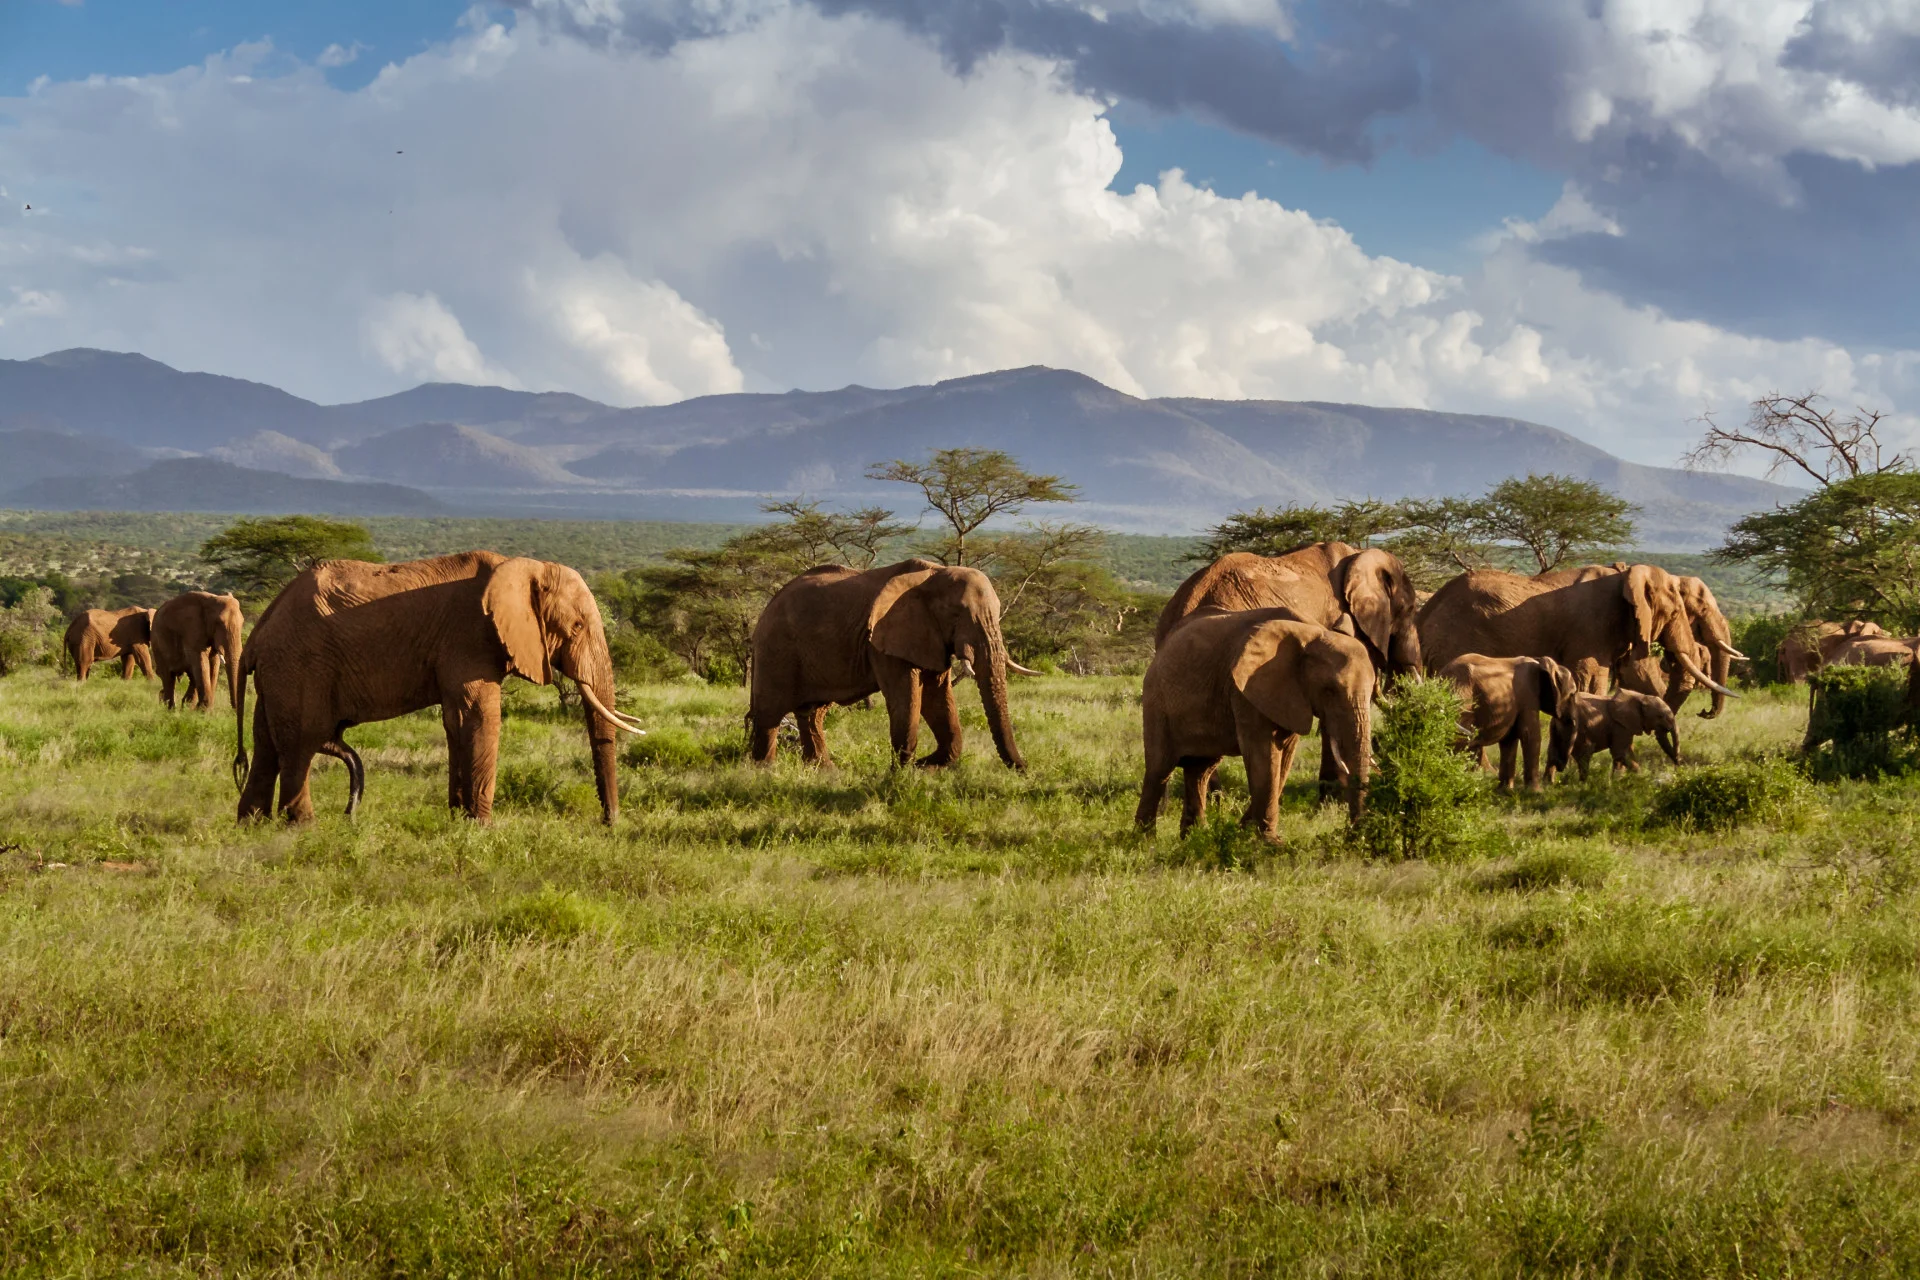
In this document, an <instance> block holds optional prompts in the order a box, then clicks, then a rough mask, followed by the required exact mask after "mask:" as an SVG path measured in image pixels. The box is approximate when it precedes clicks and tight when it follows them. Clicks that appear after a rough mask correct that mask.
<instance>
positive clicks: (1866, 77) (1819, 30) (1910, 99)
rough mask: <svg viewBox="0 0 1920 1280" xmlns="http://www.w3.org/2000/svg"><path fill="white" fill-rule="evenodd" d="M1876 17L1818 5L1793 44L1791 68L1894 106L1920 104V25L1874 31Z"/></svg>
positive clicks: (1838, 6)
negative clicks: (1851, 86) (1850, 86)
mask: <svg viewBox="0 0 1920 1280" xmlns="http://www.w3.org/2000/svg"><path fill="white" fill-rule="evenodd" d="M1876 16H1879V15H1876V14H1873V13H1871V12H1864V13H1863V12H1861V11H1860V10H1859V8H1858V7H1857V6H1849V5H1845V4H1839V3H1828V4H1823V5H1816V6H1815V7H1814V10H1813V12H1812V13H1810V14H1809V15H1807V20H1806V22H1805V23H1803V24H1802V26H1801V29H1800V31H1799V32H1798V33H1797V34H1796V35H1795V36H1794V38H1793V42H1792V43H1791V44H1789V45H1788V46H1787V56H1786V59H1785V62H1786V65H1788V66H1790V67H1794V68H1797V69H1799V70H1803V71H1817V72H1821V73H1823V74H1825V75H1829V76H1832V77H1834V78H1835V79H1838V80H1844V81H1846V82H1848V83H1851V84H1855V85H1858V86H1860V88H1862V89H1864V90H1866V91H1867V92H1868V93H1869V94H1871V95H1872V96H1873V97H1874V98H1876V99H1878V100H1879V101H1881V102H1885V103H1888V104H1891V105H1895V106H1902V107H1911V106H1914V105H1915V104H1916V103H1920V24H1916V28H1915V29H1913V30H1899V29H1893V30H1887V29H1885V28H1882V27H1875V26H1874V25H1873V22H1872V19H1873V18H1874V17H1876Z"/></svg>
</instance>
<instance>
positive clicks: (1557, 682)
mask: <svg viewBox="0 0 1920 1280" xmlns="http://www.w3.org/2000/svg"><path fill="white" fill-rule="evenodd" d="M1438 674H1439V676H1440V678H1441V679H1443V680H1450V681H1452V682H1453V685H1454V687H1455V688H1456V689H1458V690H1459V691H1460V696H1461V697H1462V698H1464V699H1466V701H1467V706H1466V708H1465V710H1463V711H1462V712H1461V715H1460V727H1461V730H1462V732H1463V733H1464V734H1466V735H1468V737H1467V740H1466V741H1465V742H1464V743H1462V744H1461V745H1462V747H1463V749H1465V750H1468V751H1472V752H1476V753H1478V752H1481V751H1484V750H1485V749H1486V748H1487V747H1490V746H1492V745H1494V744H1495V743H1498V744H1500V789H1501V790H1502V791H1511V790H1512V789H1513V763H1514V756H1515V754H1516V753H1518V754H1519V756H1520V759H1521V762H1522V765H1523V767H1524V770H1525V778H1526V785H1527V790H1529V791H1538V790H1539V789H1540V716H1541V715H1542V714H1543V713H1544V714H1545V715H1546V716H1547V718H1548V719H1549V720H1552V721H1554V722H1555V723H1556V724H1558V723H1560V722H1562V721H1566V720H1567V719H1568V718H1569V717H1570V716H1572V714H1573V700H1574V698H1575V697H1576V696H1577V695H1578V694H1579V689H1578V687H1577V686H1576V685H1575V684H1574V679H1573V672H1571V671H1569V670H1567V669H1566V668H1565V667H1563V666H1561V665H1560V664H1559V663H1557V662H1555V661H1554V660H1553V659H1552V658H1489V657H1487V656H1486V655H1484V654H1478V653H1466V654H1462V655H1460V656H1459V657H1458V658H1455V659H1454V660H1453V661H1452V662H1449V663H1448V664H1447V665H1446V666H1444V667H1442V668H1440V671H1439V673H1438Z"/></svg>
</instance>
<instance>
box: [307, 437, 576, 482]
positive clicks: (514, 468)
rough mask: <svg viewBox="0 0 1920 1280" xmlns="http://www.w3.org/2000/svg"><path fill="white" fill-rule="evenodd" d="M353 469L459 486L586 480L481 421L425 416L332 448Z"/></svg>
mask: <svg viewBox="0 0 1920 1280" xmlns="http://www.w3.org/2000/svg"><path fill="white" fill-rule="evenodd" d="M333 456H334V458H335V460H336V461H337V462H338V463H339V465H340V466H341V467H342V468H344V469H345V470H347V471H350V472H353V473H354V474H355V475H363V476H387V477H391V478H392V479H395V480H403V481H408V482H410V483H413V484H425V485H436V486H439V487H441V488H455V489H549V488H554V487H556V486H558V487H568V486H574V485H580V484H584V483H585V481H583V480H582V479H581V478H580V477H579V476H577V475H574V474H573V473H572V472H570V471H568V470H567V469H566V468H564V467H562V466H561V465H560V464H559V463H557V462H555V461H553V460H552V459H551V458H548V457H547V456H545V455H544V454H541V453H537V452H535V451H534V450H532V449H529V448H527V447H526V446H525V445H519V444H515V443H514V442H513V441H511V440H503V439H501V438H500V437H499V436H496V435H491V434H489V433H487V432H485V431H482V430H480V428H478V427H461V426H455V425H454V424H453V423H451V422H423V423H421V424H420V425H419V426H414V427H402V428H401V429H400V430H398V431H389V432H387V433H386V434H385V435H378V436H375V437H373V438H372V439H371V440H363V441H361V442H360V443H359V444H354V445H348V446H347V447H345V448H343V449H336V450H335V451H334V455H333Z"/></svg>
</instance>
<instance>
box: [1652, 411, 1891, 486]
mask: <svg viewBox="0 0 1920 1280" xmlns="http://www.w3.org/2000/svg"><path fill="white" fill-rule="evenodd" d="M1821 399H1822V397H1821V396H1820V395H1819V394H1818V393H1816V392H1812V391H1809V392H1807V393H1806V394H1805V395H1798V396H1786V395H1781V394H1780V393H1779V392H1777V391H1774V392H1769V393H1768V394H1766V395H1764V396H1761V397H1760V398H1759V399H1758V400H1755V401H1754V402H1753V403H1752V404H1750V405H1748V406H1747V421H1746V425H1745V426H1742V427H1723V426H1721V425H1720V424H1719V423H1717V422H1715V421H1714V420H1713V415H1712V414H1710V413H1707V414H1702V415H1700V419H1699V420H1700V421H1701V422H1703V423H1705V424H1706V428H1707V429H1706V431H1705V433H1704V434H1702V435H1701V437H1700V441H1699V443H1697V444H1695V445H1694V446H1693V448H1691V449H1689V450H1687V452H1686V455H1685V456H1684V457H1682V458H1681V463H1682V465H1684V466H1685V467H1686V468H1687V469H1688V470H1690V471H1691V470H1701V469H1704V468H1708V467H1720V466H1725V465H1726V464H1728V463H1729V462H1732V461H1733V460H1734V459H1735V458H1736V457H1739V456H1741V455H1742V454H1750V453H1759V454H1761V455H1762V456H1764V457H1765V458H1766V459H1767V477H1768V478H1769V479H1771V478H1773V477H1774V476H1776V475H1778V474H1779V473H1780V472H1782V471H1798V472H1800V473H1801V474H1803V475H1805V476H1806V477H1807V478H1808V479H1810V480H1812V481H1813V482H1814V483H1815V484H1817V485H1820V486H1821V487H1823V488H1824V487H1825V486H1827V485H1830V484H1835V483H1837V482H1839V481H1842V480H1849V479H1852V478H1854V477H1855V476H1863V475H1878V474H1880V473H1881V472H1885V471H1905V470H1910V469H1911V459H1910V458H1909V457H1908V456H1907V455H1906V454H1905V453H1900V452H1895V453H1894V454H1893V455H1892V456H1890V457H1889V456H1888V455H1887V452H1886V446H1885V445H1884V444H1882V443H1881V440H1880V423H1881V421H1882V420H1883V419H1884V418H1885V417H1886V415H1885V414H1884V413H1882V412H1880V411H1879V410H1878V409H1867V408H1864V407H1856V408H1855V409H1854V411H1853V413H1851V414H1850V415H1848V416H1846V417H1842V416H1840V412H1839V410H1837V409H1822V408H1820V403H1821Z"/></svg>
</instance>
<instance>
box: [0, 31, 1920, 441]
mask: <svg viewBox="0 0 1920 1280" xmlns="http://www.w3.org/2000/svg"><path fill="white" fill-rule="evenodd" d="M262 41H265V42H267V43H268V45H269V46H270V51H265V52H263V50H262V49H261V48H260V47H259V42H262ZM329 50H334V51H335V52H334V53H332V54H330V53H329V52H328V51H329ZM340 51H351V54H352V56H351V57H350V58H346V57H342V56H340ZM383 68H388V69H390V70H389V71H388V74H387V75H385V76H384V77H382V78H381V79H380V80H378V81H377V82H376V81H375V77H376V76H378V75H380V73H381V71H382V69H383ZM90 76H104V77H117V78H118V79H115V80H100V81H89V80H88V77H90ZM1109 139H1111V140H1112V141H1109ZM1113 142H1117V144H1118V149H1117V150H1115V148H1114V146H1113V145H1112V143H1113ZM402 144H404V155H400V154H396V153H397V152H400V151H402V150H403V146H402ZM1176 169H1177V170H1179V171H1181V172H1182V173H1184V175H1185V180H1184V181H1181V180H1179V179H1174V178H1167V179H1164V180H1163V179H1162V176H1161V175H1163V174H1165V173H1167V172H1168V171H1171V170H1176ZM1246 193H1253V196H1252V198H1249V199H1244V200H1243V199H1242V198H1241V197H1242V196H1243V195H1244V194H1246ZM1916 200H1920V2H1909V0H1900V2H1898V3H1889V2H1886V0H1770V3H1769V4H1768V5H1765V6H1759V5H1754V4H1750V3H1745V2H1743V0H1674V3H1673V4H1671V5H1666V6H1647V5H1644V4H1637V3H1627V2H1626V0H1429V2H1427V3H1422V4H1419V5H1408V4H1404V3H1401V2H1400V0H1344V2H1343V3H1341V4H1338V5H1327V4H1322V3H1317V2H1314V0H1107V2H1106V3H1103V4H1102V5H1101V6H1099V7H1098V8H1095V7H1094V6H1092V5H1090V4H1088V3H1086V2H1085V0H724V2H720V0H499V3H497V4H494V5H490V6H489V7H487V8H486V9H485V10H484V12H483V14H481V15H480V16H479V17H475V16H474V15H471V14H469V13H468V7H467V5H465V4H464V3H459V2H457V0H447V2H442V0H413V2H411V3H406V2H395V0H336V2H333V3H325V4H320V3H294V2H286V3H277V4H258V3H251V4H249V3H241V2H240V0H168V2H167V3H158V2H156V0H85V2H84V3H80V4H62V3H58V2H57V0H0V356H5V357H15V358H17V357H23V356H30V355H35V354H39V353H40V352H43V351H46V350H50V349H56V348H58V347H62V346H75V345H92V346H106V347H115V348H119V349H133V350H141V351H145V352H146V353H148V354H150V355H153V356H155V357H156V358H159V359H164V360H167V361H168V362H169V363H173V364H176V365H180V366H183V367H190V368H204V369H213V370H217V371H220V372H227V373H234V374H238V375H242V376H248V377H255V378H259V379H262V380H266V381H272V382H275V383H277V384H279V385H282V386H286V387H288V388H289V389H291V390H294V391H297V392H299V393H300V394H303V395H307V396H311V397H313V398H316V399H320V400H346V399H354V398H359V397H363V396H368V395H376V394H382V393H384V392H388V391H393V390H397V389H400V388H402V387H404V386H406V385H409V384H411V383H413V382H418V381H421V380H425V379H430V378H431V379H441V380H459V381H484V382H495V383H499V384H502V385H509V386H521V387H528V388H555V389H565V390H573V391H578V392H580V393H582V394H586V395H590V396H594V397H597V398H600V399H603V400H607V401H610V402H617V403H655V402H660V401H663V400H672V399H677V398H680V397H684V396H687V395H695V394H702V393H708V392H714V391H730V390H740V389H747V390H780V389H785V388H787V387H792V386H802V387H829V386H837V385H842V384H844V383H847V382H853V381H859V382H864V383H867V384H870V385H887V384H896V385H897V384H900V383H904V382H909V381H925V380H930V379H934V378H939V377H947V376H955V375H959V374H965V373H971V372H979V371H983V370H986V369H992V368H1000V367H1007V366H1010V365H1018V364H1029V363H1047V364H1054V365H1059V366H1064V367H1072V368H1076V369H1078V370H1080V371H1081V372H1084V373H1087V374H1089V375H1090V376H1093V377H1096V378H1099V379H1101V380H1102V381H1105V382H1107V383H1108V384H1109V385H1112V386H1115V387H1118V388H1120V389H1122V390H1125V391H1128V392H1131V393H1134V394H1140V395H1210V396H1222V397H1276V398H1293V399H1336V400H1338V399H1344V400H1354V401H1364V402H1370V403H1382V404H1406V405H1416V406H1422V407H1432V408H1445V409H1456V410H1468V411H1474V412H1485V413H1496V414H1506V415H1511V416H1516V417H1524V418H1531V419H1534V420H1537V421H1545V422H1550V423H1552V424H1554V425H1558V426H1564V427H1566V428H1567V429H1569V430H1573V431H1575V432H1576V433H1578V434H1582V435H1584V436H1586V437H1587V438H1589V439H1592V440H1595V441H1596V442H1598V443H1602V444H1604V445H1606V446H1607V447H1609V448H1613V449H1615V450H1616V451H1619V452H1621V453H1623V454H1626V455H1627V456H1631V457H1635V458H1638V459H1641V460H1646V461H1654V462H1669V461H1671V460H1672V457H1673V456H1674V454H1675V453H1676V452H1677V450H1678V447H1679V442H1680V441H1681V440H1682V437H1684V436H1686V435H1687V433H1688V431H1689V430H1690V428H1688V427H1687V426H1686V424H1687V422H1688V420H1689V419H1691V418H1693V417H1695V416H1697V415H1698V414H1699V413H1701V412H1703V411H1711V412H1717V413H1721V414H1729V413H1732V414H1737V413H1739V412H1740V411H1741V406H1742V405H1743V404H1744V403H1745V402H1746V401H1748V400H1750V399H1752V398H1753V397H1754V396H1756V395H1759V394H1761V393H1763V392H1766V391H1769V390H1774V389H1785V390H1806V389H1814V390H1818V391H1820V392H1821V393H1822V394H1825V395H1828V396H1830V397H1832V398H1834V399H1835V400H1837V401H1840V402H1860V403H1868V404H1871V405H1872V406H1873V407H1876V408H1883V409H1888V410H1891V411H1892V412H1893V413H1894V414H1895V417H1896V423H1897V424H1898V425H1899V426H1900V428H1901V429H1903V430H1909V429H1911V427H1912V426H1913V425H1914V423H1915V419H1914V418H1913V416H1912V415H1913V410H1914V408H1915V407H1916V406H1920V310H1917V309H1915V308H1914V307H1912V306H1911V304H1910V301H1909V300H1910V299H1911V298H1912V297H1913V296H1914V295H1915V293H1916V292H1917V291H1920V278H1917V277H1920V243H1917V242H1920V220H1916V219H1914V218H1913V217H1912V216H1911V211H1912V209H1913V208H1914V207H1915V201H1916ZM30 205H31V206H32V208H31V210H29V208H28V206H30Z"/></svg>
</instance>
